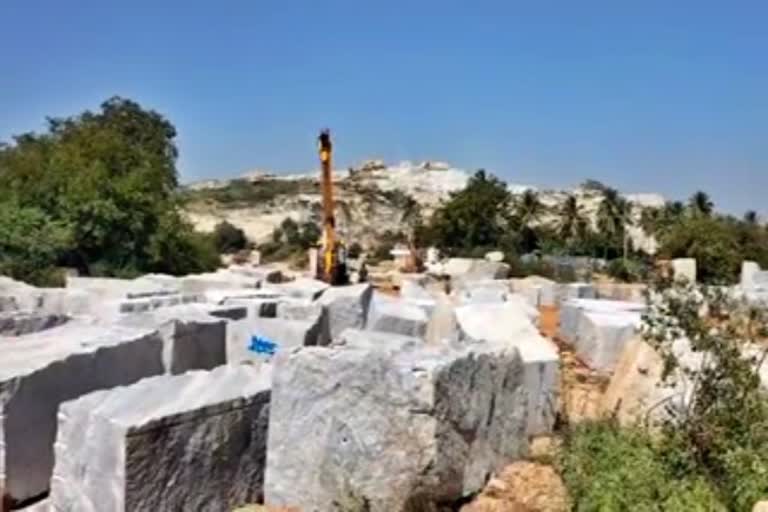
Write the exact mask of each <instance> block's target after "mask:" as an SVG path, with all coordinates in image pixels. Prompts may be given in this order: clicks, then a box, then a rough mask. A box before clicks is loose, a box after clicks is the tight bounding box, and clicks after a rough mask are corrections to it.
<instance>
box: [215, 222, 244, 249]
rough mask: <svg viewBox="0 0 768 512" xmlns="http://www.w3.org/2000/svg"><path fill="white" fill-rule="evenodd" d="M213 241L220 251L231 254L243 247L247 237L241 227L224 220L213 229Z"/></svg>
mask: <svg viewBox="0 0 768 512" xmlns="http://www.w3.org/2000/svg"><path fill="white" fill-rule="evenodd" d="M213 243H214V245H215V246H216V249H217V250H218V251H219V252H220V253H222V254H232V253H234V252H237V251H241V250H243V249H245V248H246V246H247V245H248V239H247V238H246V237H245V232H244V231H243V230H242V229H240V228H238V227H236V226H234V225H232V224H230V223H229V222H227V221H224V222H220V223H219V224H217V225H216V227H215V228H214V229H213Z"/></svg>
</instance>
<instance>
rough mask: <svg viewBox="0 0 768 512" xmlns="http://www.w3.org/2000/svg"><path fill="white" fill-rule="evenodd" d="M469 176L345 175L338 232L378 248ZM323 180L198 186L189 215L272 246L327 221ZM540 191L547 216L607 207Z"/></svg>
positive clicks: (388, 170)
mask: <svg viewBox="0 0 768 512" xmlns="http://www.w3.org/2000/svg"><path fill="white" fill-rule="evenodd" d="M469 176H470V173H469V172H467V171H465V170H462V169H456V168H454V167H451V166H450V165H449V164H446V163H443V162H424V163H420V164H413V163H411V162H402V163H399V164H396V165H387V164H385V163H384V162H381V161H369V162H365V163H363V164H362V165H360V166H358V167H355V168H350V169H348V170H346V171H341V172H338V173H337V177H336V180H335V182H334V188H335V194H336V199H337V223H338V227H339V230H340V232H341V233H342V235H343V236H344V237H345V238H346V239H348V240H357V241H359V242H360V243H361V244H363V245H364V246H369V245H373V244H375V243H376V240H377V238H378V237H379V236H380V235H381V234H382V233H384V232H386V231H392V232H397V231H401V230H403V228H404V223H403V215H404V213H405V210H404V209H405V208H406V206H407V205H408V204H409V203H411V202H412V200H415V201H416V202H417V203H418V205H419V207H420V209H421V213H422V215H423V216H424V218H428V217H429V216H430V215H431V214H432V212H433V211H434V210H435V208H436V207H437V206H438V205H439V204H440V202H441V201H442V200H444V199H446V198H447V197H448V196H449V194H450V193H451V192H454V191H457V190H461V189H462V188H464V186H465V185H466V183H467V180H468V179H469ZM318 178H319V173H318V172H315V173H311V174H299V175H278V174H270V173H265V172H251V173H247V174H244V175H242V176H240V177H238V178H235V179H231V180H207V181H201V182H197V183H192V184H190V185H187V187H186V189H185V197H186V213H187V216H188V217H189V219H190V220H191V221H192V222H193V223H194V225H195V226H196V228H197V229H199V230H202V231H211V230H213V228H214V226H215V225H216V224H218V223H219V222H221V221H223V220H226V221H228V222H230V223H232V224H234V225H235V226H238V227H239V228H241V229H243V231H245V234H246V236H247V237H248V238H249V239H251V240H253V241H256V242H261V241H264V240H266V239H268V238H269V237H270V235H271V233H272V230H273V229H274V228H275V227H277V226H278V225H279V224H280V223H281V222H282V221H283V220H284V219H285V218H288V217H290V218H291V219H293V220H295V221H297V222H304V221H310V222H320V214H321V196H320V184H319V179H318ZM508 188H509V190H510V192H511V193H512V194H513V195H514V196H518V195H520V194H522V193H524V192H525V191H526V190H528V189H534V190H535V187H529V186H526V185H517V184H509V185H508ZM537 192H538V193H539V198H540V200H541V202H542V203H543V204H544V205H545V206H546V207H547V210H548V211H554V210H555V208H556V207H557V206H558V205H559V204H560V203H561V202H562V201H564V200H565V198H566V197H567V195H568V194H574V195H575V196H576V197H577V198H578V200H579V203H580V204H581V205H582V207H583V209H584V212H585V214H586V215H588V216H589V217H590V218H592V219H594V217H595V214H596V212H597V209H598V206H599V204H600V200H601V199H600V198H601V194H600V192H599V191H598V190H595V189H592V188H583V187H579V188H576V189H572V190H538V191H537ZM625 197H626V198H627V199H629V200H630V201H632V202H633V203H634V204H636V205H638V206H640V207H658V206H661V205H663V204H664V198H663V197H661V196H660V195H658V194H625ZM640 209H641V208H637V210H638V211H639V210H640ZM553 218H554V217H553V216H552V215H551V214H550V215H545V216H544V218H543V219H542V222H549V221H551V220H552V219H553ZM630 232H631V236H632V238H633V242H634V244H635V246H639V247H643V248H645V249H646V250H647V251H648V252H653V251H654V250H655V242H654V241H653V240H649V239H648V238H647V237H645V236H644V235H643V233H642V231H641V230H640V229H639V228H635V229H631V231H630Z"/></svg>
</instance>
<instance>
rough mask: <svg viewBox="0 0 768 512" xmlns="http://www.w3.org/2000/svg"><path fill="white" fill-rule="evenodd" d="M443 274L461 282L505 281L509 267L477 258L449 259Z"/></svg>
mask: <svg viewBox="0 0 768 512" xmlns="http://www.w3.org/2000/svg"><path fill="white" fill-rule="evenodd" d="M443 273H444V274H445V275H448V276H450V277H451V279H455V280H461V281H472V280H483V279H505V278H507V277H509V265H507V264H506V263H501V262H495V261H487V260H484V259H477V258H450V259H449V260H448V261H447V262H446V263H445V265H444V267H443Z"/></svg>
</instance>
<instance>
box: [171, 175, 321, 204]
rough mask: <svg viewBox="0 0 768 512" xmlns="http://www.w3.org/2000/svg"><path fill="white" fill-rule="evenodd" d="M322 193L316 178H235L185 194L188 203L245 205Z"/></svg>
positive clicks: (187, 191)
mask: <svg viewBox="0 0 768 512" xmlns="http://www.w3.org/2000/svg"><path fill="white" fill-rule="evenodd" d="M318 193H320V185H319V183H318V182H317V181H315V180H311V179H301V180H284V179H275V178H264V179H259V180H253V181H251V180H246V179H238V180H232V181H230V182H229V183H228V184H227V185H226V186H224V187H221V188H210V189H203V190H186V191H185V192H184V194H183V195H184V200H185V202H187V203H195V202H213V203H216V204H218V205H220V206H222V207H224V208H242V207H247V206H253V205H258V204H264V203H269V202H270V201H273V200H275V199H276V198H278V197H280V196H286V195H287V196H294V195H297V194H318Z"/></svg>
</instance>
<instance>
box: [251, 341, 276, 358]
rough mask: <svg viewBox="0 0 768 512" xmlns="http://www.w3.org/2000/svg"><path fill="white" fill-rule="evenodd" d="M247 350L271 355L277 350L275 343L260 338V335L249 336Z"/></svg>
mask: <svg viewBox="0 0 768 512" xmlns="http://www.w3.org/2000/svg"><path fill="white" fill-rule="evenodd" d="M248 350H251V351H253V352H256V353H257V354H266V355H269V356H273V355H275V352H277V343H274V342H272V341H269V340H268V339H266V338H262V337H261V336H251V344H250V345H249V346H248Z"/></svg>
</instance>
